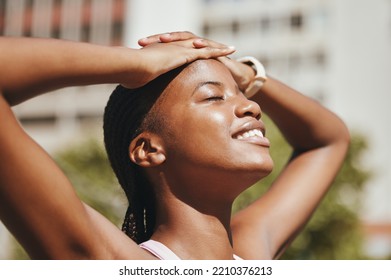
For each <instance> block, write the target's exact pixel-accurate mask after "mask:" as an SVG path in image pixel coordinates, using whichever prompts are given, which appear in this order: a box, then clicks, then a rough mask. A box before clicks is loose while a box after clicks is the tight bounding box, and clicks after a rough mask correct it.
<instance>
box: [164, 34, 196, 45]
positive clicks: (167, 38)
mask: <svg viewBox="0 0 391 280" xmlns="http://www.w3.org/2000/svg"><path fill="white" fill-rule="evenodd" d="M195 38H198V37H197V36H196V35H194V34H193V33H191V32H189V31H178V32H169V33H165V34H161V36H160V41H161V42H162V43H169V42H174V41H183V40H189V39H195Z"/></svg>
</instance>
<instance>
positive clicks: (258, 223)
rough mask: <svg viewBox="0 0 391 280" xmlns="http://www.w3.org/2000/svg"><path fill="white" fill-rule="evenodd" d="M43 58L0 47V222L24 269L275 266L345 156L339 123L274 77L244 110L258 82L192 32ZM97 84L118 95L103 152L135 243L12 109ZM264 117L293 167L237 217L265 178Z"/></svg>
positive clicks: (60, 48)
mask: <svg viewBox="0 0 391 280" xmlns="http://www.w3.org/2000/svg"><path fill="white" fill-rule="evenodd" d="M158 42H162V43H158ZM26 43H29V44H30V41H26ZM44 44H45V45H44V46H45V47H44V48H45V50H44V51H41V49H42V47H43V44H42V43H41V42H40V41H35V42H32V43H31V45H32V46H33V47H34V48H37V50H36V51H35V52H34V53H33V55H32V54H31V53H27V54H26V51H25V50H23V51H21V49H20V48H23V47H21V46H20V42H17V43H15V42H12V40H10V41H8V40H7V39H5V40H4V41H2V42H1V43H0V45H1V48H2V49H1V51H0V55H1V60H2V61H5V63H6V64H4V63H3V65H7V69H9V70H7V71H6V73H5V75H2V77H1V81H0V82H1V84H0V85H1V92H2V98H1V99H0V107H1V109H0V114H1V116H0V119H1V120H2V121H1V124H0V125H1V129H0V153H1V155H2V159H3V160H2V161H1V163H0V202H1V203H0V217H1V219H2V221H3V222H4V223H5V225H6V226H7V227H8V228H9V229H10V231H11V232H12V233H13V234H14V235H15V236H16V238H17V239H18V240H19V241H20V243H21V244H22V245H23V246H24V248H25V249H26V251H27V252H28V253H29V255H30V256H31V257H32V258H45V259H47V258H50V259H157V258H163V259H164V258H174V259H175V258H180V259H232V258H239V257H240V258H243V259H271V258H277V257H278V256H279V255H280V254H281V253H282V252H283V251H284V249H285V248H286V246H287V245H288V244H289V243H290V241H291V240H292V239H293V238H294V237H295V235H296V234H297V232H298V231H299V230H300V229H301V228H302V226H303V225H304V224H305V223H306V221H307V220H308V219H309V217H310V216H311V214H312V212H313V211H314V210H315V208H316V206H317V205H318V203H319V202H320V200H321V199H322V197H323V196H324V194H325V193H326V191H327V189H328V187H329V186H330V184H331V182H332V180H333V179H334V177H335V175H336V173H337V172H338V169H339V168H340V165H341V163H342V161H343V158H344V156H345V153H346V150H347V147H348V143H349V134H348V131H347V129H346V127H345V125H344V124H343V122H342V121H341V120H340V119H339V118H337V117H336V116H335V115H334V114H332V113H331V112H329V111H328V110H327V109H325V108H323V107H322V106H320V105H319V104H317V103H316V102H314V101H312V100H310V99H309V98H307V97H304V96H303V95H301V94H299V93H298V92H296V91H294V90H293V89H291V88H289V87H287V86H285V85H283V84H282V83H280V82H278V81H277V80H275V79H273V78H271V77H268V78H267V81H266V82H264V84H263V85H262V87H258V88H256V91H255V92H253V93H254V95H253V96H252V100H249V99H247V98H246V97H245V96H244V95H243V92H247V89H248V88H249V87H252V86H253V80H254V76H255V72H254V70H253V69H252V68H251V67H250V66H248V65H246V64H244V63H240V62H236V61H233V60H230V59H228V58H226V57H224V56H226V55H228V54H230V53H232V52H233V50H232V49H230V48H226V47H224V46H223V45H221V44H217V43H215V42H211V41H206V40H202V39H200V38H197V37H196V36H194V35H193V34H191V33H186V32H180V33H171V34H169V35H155V36H152V37H149V38H146V39H143V40H141V41H140V44H141V45H142V46H144V48H143V49H141V50H129V49H118V48H115V49H113V48H105V47H97V46H91V45H84V44H83V45H80V44H75V43H64V42H58V41H50V42H45V43H44ZM50 44H53V45H50ZM65 51H66V52H65ZM131 52H134V53H135V54H134V56H133V57H129V56H131ZM20 53H22V55H21V54H20ZM58 54H61V55H58ZM174 54H175V55H174ZM172 55H174V58H172ZM210 57H214V58H216V57H219V58H218V60H216V59H205V58H210ZM80 58H83V60H81V59H80ZM132 58H133V59H132ZM129 59H132V60H131V61H130V62H128V61H129ZM121 60H124V61H121ZM48 61H51V62H52V64H48V63H47V62H48ZM192 61H195V62H193V63H189V62H192ZM124 62H126V63H124ZM181 65H182V66H181ZM22 66H25V67H23V68H22ZM26 66H28V67H26ZM179 66H181V67H179ZM178 67H179V68H178ZM170 70H172V71H170ZM162 73H166V74H163V75H161V74H162ZM156 77H158V78H156ZM94 83H121V84H122V85H123V86H119V87H118V88H117V89H116V90H115V92H114V93H113V95H112V97H111V98H110V101H109V103H108V105H107V108H106V112H105V142H106V148H107V150H108V154H109V158H110V161H111V163H112V166H113V168H114V171H115V172H116V175H117V177H118V179H119V182H120V184H121V185H122V187H123V188H124V189H125V192H126V194H127V196H128V198H129V200H130V206H129V209H128V212H127V214H126V219H125V223H124V227H123V229H124V231H125V232H126V233H127V234H128V235H129V236H130V237H131V238H129V237H128V236H127V235H125V234H123V232H122V231H120V230H119V229H118V228H117V227H116V226H114V225H113V224H112V223H110V222H109V221H108V220H107V219H106V218H104V217H103V216H101V214H99V213H98V212H96V211H95V210H94V209H92V208H91V207H89V206H88V205H85V204H83V203H82V202H81V201H80V200H79V199H78V198H77V196H76V195H75V193H74V191H73V188H72V186H71V184H70V183H69V181H68V180H67V179H66V178H65V176H64V175H63V173H62V172H61V170H59V169H58V167H57V166H56V165H55V164H54V163H53V161H52V160H51V159H50V158H49V157H48V156H47V155H46V154H45V153H44V152H43V151H42V150H41V149H40V148H39V147H38V146H37V145H36V144H35V143H33V141H32V140H30V139H29V138H28V136H27V135H26V134H25V133H24V132H23V131H22V129H21V128H20V126H19V125H18V123H17V121H16V120H15V118H14V116H13V115H12V113H11V110H10V108H9V105H13V104H15V103H18V102H21V101H24V100H26V99H28V98H30V97H32V96H35V95H37V94H40V93H43V92H45V91H48V90H51V89H56V88H60V87H64V86H71V85H79V84H94ZM144 85H145V86H144ZM127 88H135V89H134V90H128V89H127ZM260 106H262V109H263V110H264V111H265V113H267V114H268V115H269V116H270V117H271V118H272V119H273V121H274V122H275V123H276V124H277V126H278V127H279V128H280V129H281V131H282V133H283V134H284V136H285V137H286V138H287V140H288V142H289V143H290V144H291V145H292V147H293V149H294V156H293V157H292V159H291V160H290V161H289V163H288V164H287V166H286V168H285V169H284V171H283V172H282V173H281V175H280V176H279V177H278V179H277V180H276V181H275V182H274V183H273V185H272V186H271V188H270V190H269V191H268V192H267V193H266V194H265V195H264V196H262V197H261V198H259V199H258V200H257V201H255V202H254V203H253V204H251V205H250V206H248V207H247V208H246V209H244V210H242V211H241V212H239V213H238V214H237V215H235V217H231V205H232V202H233V200H234V199H235V198H236V197H237V196H238V195H239V194H240V193H241V192H242V191H243V190H245V189H246V188H248V187H249V186H251V185H252V184H254V183H255V182H256V181H258V180H260V179H262V178H263V177H264V176H266V175H267V174H269V173H270V171H271V170H272V166H273V164H272V160H271V158H270V155H269V151H268V148H269V142H268V140H267V138H265V137H264V133H265V128H264V125H263V123H262V121H261V120H260V117H261V114H262V113H261V108H260ZM19 174H22V175H19ZM42 174H44V176H43V175H42ZM129 175H130V176H129ZM146 240H149V241H147V243H142V244H141V245H139V244H138V243H140V242H144V241H146ZM151 240H152V241H151ZM237 256H239V257H237Z"/></svg>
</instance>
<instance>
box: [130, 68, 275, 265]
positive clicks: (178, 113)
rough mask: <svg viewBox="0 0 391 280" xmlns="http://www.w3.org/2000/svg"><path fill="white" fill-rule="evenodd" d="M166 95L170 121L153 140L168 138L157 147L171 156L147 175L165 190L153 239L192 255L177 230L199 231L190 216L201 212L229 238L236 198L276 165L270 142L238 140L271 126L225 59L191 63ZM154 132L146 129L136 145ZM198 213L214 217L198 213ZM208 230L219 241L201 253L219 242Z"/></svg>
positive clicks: (162, 107)
mask: <svg viewBox="0 0 391 280" xmlns="http://www.w3.org/2000/svg"><path fill="white" fill-rule="evenodd" d="M163 95H164V96H163V102H162V103H160V104H159V108H158V111H159V115H160V117H162V118H163V119H164V120H165V123H167V126H165V127H164V130H163V132H162V133H161V135H158V136H153V137H159V138H161V140H160V141H156V143H158V145H160V146H159V147H157V146H155V149H157V150H159V152H160V153H162V154H163V155H164V160H162V162H161V163H159V164H158V165H157V166H155V167H153V168H152V170H149V172H148V174H149V175H150V177H152V178H153V182H154V185H155V190H156V192H157V193H158V194H160V195H159V196H158V203H159V211H157V212H158V218H157V220H158V224H159V225H161V226H160V227H158V229H157V233H156V234H155V235H154V236H153V239H155V240H160V241H162V242H164V243H165V244H168V245H170V247H171V248H175V249H176V252H178V251H179V252H180V253H183V254H184V255H182V256H183V257H184V258H186V257H187V258H189V256H187V252H181V251H183V250H181V248H177V247H178V246H177V245H176V244H178V243H180V242H178V232H181V231H184V232H189V231H193V232H194V231H195V230H196V229H197V227H198V225H196V224H193V223H192V222H191V223H190V224H189V225H188V226H189V228H187V226H185V225H186V224H188V222H186V220H187V221H189V219H188V217H190V215H197V216H198V218H197V219H199V220H202V221H205V222H207V223H209V226H212V228H216V229H217V228H221V229H220V230H222V231H223V230H225V231H226V232H223V233H219V234H218V235H216V236H225V237H226V238H225V240H227V237H228V236H229V235H230V234H231V232H230V213H231V210H230V209H231V205H232V203H233V200H234V199H235V198H236V197H237V196H238V195H239V194H240V193H241V192H242V191H243V190H245V189H246V188H247V187H249V186H251V185H252V184H254V183H255V182H257V181H258V180H260V179H261V178H263V177H264V176H266V175H267V174H269V173H270V172H271V170H272V167H273V162H272V159H271V157H270V155H269V146H270V143H269V140H268V139H267V138H264V137H261V136H257V135H255V136H251V137H248V138H244V137H243V138H242V139H238V137H239V138H240V137H241V136H240V135H243V134H244V133H246V132H248V131H252V130H259V131H261V132H262V133H263V134H264V133H265V127H264V124H263V122H262V121H261V120H260V119H259V118H260V116H261V109H260V107H259V105H258V104H257V103H255V102H253V101H250V100H248V99H247V98H246V97H245V96H244V95H243V93H242V92H240V91H239V89H238V86H237V84H236V82H235V81H234V79H233V77H232V75H231V73H230V71H229V70H228V69H227V67H226V66H225V65H223V64H222V63H221V62H218V61H216V60H200V61H197V62H195V63H193V64H191V65H190V66H189V67H187V68H186V69H185V70H184V71H182V72H181V73H180V74H179V75H178V76H177V77H176V78H175V79H174V80H173V81H172V82H171V83H170V85H169V86H168V88H167V90H166V91H165V92H164V93H163ZM149 135H150V134H148V136H145V135H144V134H142V135H140V136H139V137H138V138H137V139H135V140H134V141H133V142H139V139H140V138H143V137H150V136H149ZM153 137H152V138H153ZM153 141H154V140H151V142H153ZM139 143H140V142H139ZM167 209H168V210H167ZM179 209H182V210H181V211H179ZM198 212H200V213H204V214H207V215H213V216H215V217H213V218H211V217H210V216H206V215H202V214H200V215H198ZM185 213H188V215H189V216H188V215H186V214H185ZM167 221H168V222H167ZM190 221H191V220H190ZM200 232H202V233H199V234H198V237H199V238H200V240H202V239H203V238H204V237H203V236H204V235H205V231H203V230H202V228H201V227H200ZM174 233H175V234H174ZM207 235H208V236H209V239H210V241H213V243H214V245H211V244H209V242H203V243H204V244H203V245H199V247H197V251H202V250H201V248H200V246H201V247H205V248H203V250H204V251H205V250H208V249H209V250H212V249H213V248H214V246H216V245H217V244H219V242H217V243H216V237H215V236H212V234H211V233H210V232H209V233H207ZM171 236H175V239H174V240H172V238H170V237H171ZM186 236H188V234H184V238H186ZM201 238H202V239H201ZM192 239H193V240H192V242H194V241H195V240H194V237H192ZM206 245H207V246H206ZM219 247H220V248H222V246H219ZM227 248H228V247H227ZM180 253H179V254H180ZM229 254H230V255H232V252H230V253H229ZM192 256H193V257H194V252H193V255H192ZM228 256H229V255H228Z"/></svg>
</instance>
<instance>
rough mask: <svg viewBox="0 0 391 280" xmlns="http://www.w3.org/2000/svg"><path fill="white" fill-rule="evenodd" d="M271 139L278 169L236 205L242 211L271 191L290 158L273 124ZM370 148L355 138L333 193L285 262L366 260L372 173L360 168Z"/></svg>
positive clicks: (270, 131) (359, 137)
mask: <svg viewBox="0 0 391 280" xmlns="http://www.w3.org/2000/svg"><path fill="white" fill-rule="evenodd" d="M266 122H267V127H268V128H269V130H268V138H270V139H271V143H273V145H272V147H271V154H272V157H273V160H274V162H275V168H274V170H273V172H272V174H270V175H269V176H268V177H267V178H265V179H264V180H263V181H261V182H259V183H257V184H255V185H254V186H253V187H251V188H250V189H248V190H247V191H246V192H244V193H243V194H242V195H241V196H240V197H239V198H238V199H237V201H236V202H235V205H234V211H238V210H239V209H241V208H242V207H244V206H245V205H247V204H248V203H250V202H251V201H253V200H255V199H256V198H257V197H259V196H260V195H262V193H264V192H266V191H267V188H268V186H270V184H271V183H272V182H273V180H274V179H275V178H276V176H277V175H278V173H279V172H280V171H281V169H282V168H283V166H284V164H285V163H286V161H287V160H288V159H289V156H290V148H289V146H288V144H287V143H286V141H285V140H284V139H283V137H282V136H281V134H280V133H279V132H278V130H277V129H276V128H275V127H274V125H273V124H272V123H271V121H270V120H267V121H266ZM366 148H367V146H366V142H365V141H364V138H363V137H361V136H359V135H353V136H352V141H351V145H350V148H349V151H348V155H347V157H346V160H345V162H344V164H343V166H342V169H341V171H340V173H339V174H338V176H337V178H336V179H335V181H334V183H333V185H332V187H331V189H330V191H329V192H328V193H327V195H326V197H325V198H324V200H323V201H322V203H321V204H320V206H319V207H318V209H317V210H316V212H315V213H314V215H313V217H312V218H311V220H310V221H309V223H308V224H307V225H306V227H305V228H304V230H303V231H302V232H301V233H300V234H299V235H298V236H297V238H296V239H295V241H294V242H293V243H292V244H291V246H290V247H289V248H288V250H287V251H286V252H285V254H284V255H283V256H282V258H283V259H326V260H328V259H331V260H343V259H363V258H365V256H364V255H363V252H362V251H361V248H362V241H363V239H362V238H363V237H362V236H361V232H360V220H359V217H358V210H359V209H360V198H361V196H360V194H361V190H362V189H363V187H364V185H365V183H366V182H367V180H368V179H369V178H370V175H371V174H370V172H369V171H367V170H365V169H364V168H363V167H361V166H360V165H359V163H360V158H361V156H362V155H363V153H364V152H365V150H366Z"/></svg>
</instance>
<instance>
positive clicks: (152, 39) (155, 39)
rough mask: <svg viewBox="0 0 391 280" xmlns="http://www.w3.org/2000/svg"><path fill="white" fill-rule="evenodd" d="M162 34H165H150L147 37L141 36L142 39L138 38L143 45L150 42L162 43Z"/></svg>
mask: <svg viewBox="0 0 391 280" xmlns="http://www.w3.org/2000/svg"><path fill="white" fill-rule="evenodd" d="M161 35H163V34H156V35H152V36H148V37H145V38H141V39H140V40H138V44H139V45H140V46H142V47H145V46H147V45H150V44H155V43H160V36H161Z"/></svg>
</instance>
